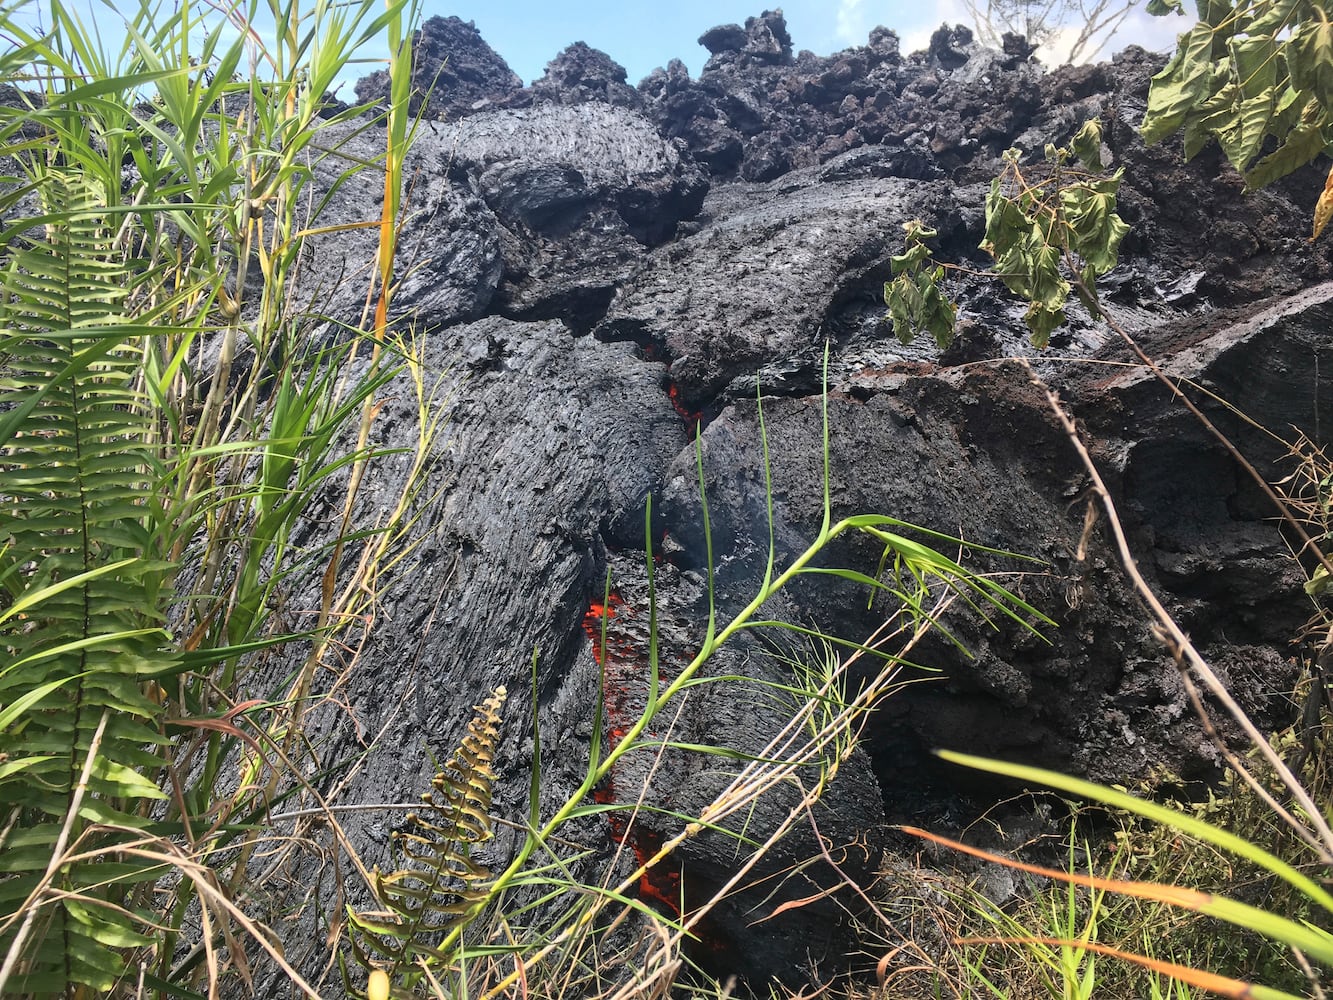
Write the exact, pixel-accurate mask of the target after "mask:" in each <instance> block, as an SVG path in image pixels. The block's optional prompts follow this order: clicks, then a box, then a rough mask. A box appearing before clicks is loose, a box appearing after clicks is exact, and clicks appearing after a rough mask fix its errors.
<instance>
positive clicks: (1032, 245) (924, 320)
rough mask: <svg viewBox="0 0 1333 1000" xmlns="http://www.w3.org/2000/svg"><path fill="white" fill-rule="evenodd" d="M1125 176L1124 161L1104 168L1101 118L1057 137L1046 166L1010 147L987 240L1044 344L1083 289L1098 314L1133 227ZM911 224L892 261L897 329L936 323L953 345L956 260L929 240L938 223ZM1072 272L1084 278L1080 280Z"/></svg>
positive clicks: (991, 206)
mask: <svg viewBox="0 0 1333 1000" xmlns="http://www.w3.org/2000/svg"><path fill="white" fill-rule="evenodd" d="M1076 164H1081V166H1078V165H1076ZM1123 175H1124V168H1123V167H1122V168H1121V169H1119V170H1116V171H1114V172H1113V173H1106V172H1105V170H1104V166H1103V162H1102V133H1101V122H1100V121H1099V120H1098V119H1096V118H1094V119H1091V120H1090V121H1087V122H1085V123H1084V125H1083V127H1082V128H1081V129H1080V130H1079V131H1078V133H1077V134H1075V135H1074V137H1073V139H1072V140H1071V141H1070V143H1069V145H1068V146H1063V147H1057V146H1055V145H1054V144H1048V145H1047V146H1046V150H1045V160H1044V167H1043V166H1037V167H1025V166H1023V165H1022V163H1021V153H1020V152H1019V150H1017V149H1011V150H1009V151H1008V152H1006V153H1005V154H1004V169H1003V171H1002V172H1001V173H1000V176H998V177H996V178H995V180H994V181H992V182H991V189H990V194H989V196H988V197H987V198H986V235H985V238H984V239H983V240H982V241H981V245H980V246H981V249H982V250H985V251H986V252H987V253H988V254H990V255H991V257H993V258H994V260H995V264H994V265H993V267H992V269H991V272H990V273H992V274H993V275H994V276H995V277H997V278H999V279H1000V280H1001V281H1002V282H1004V285H1005V287H1007V288H1008V289H1009V290H1010V291H1011V292H1013V293H1014V294H1015V295H1017V296H1019V297H1020V298H1021V299H1024V300H1025V301H1026V302H1027V303H1028V310H1027V313H1026V314H1025V315H1024V317H1023V318H1024V321H1025V322H1026V323H1027V326H1028V329H1029V330H1030V331H1031V333H1032V343H1033V344H1034V345H1035V346H1036V347H1038V348H1041V347H1045V346H1046V345H1047V344H1048V343H1049V342H1050V339H1051V332H1052V331H1053V330H1055V329H1056V328H1057V327H1059V326H1061V325H1062V324H1063V323H1064V322H1065V319H1066V317H1065V307H1066V305H1067V304H1068V302H1069V298H1070V295H1071V293H1073V292H1074V291H1075V290H1077V292H1078V295H1079V297H1080V299H1081V300H1082V301H1083V303H1084V305H1086V306H1087V307H1088V308H1089V310H1090V311H1095V308H1094V305H1093V297H1094V296H1095V294H1096V281H1097V278H1098V277H1100V276H1101V275H1103V274H1105V273H1106V272H1107V271H1109V270H1111V268H1113V267H1115V265H1116V261H1117V260H1118V257H1119V253H1120V241H1121V240H1122V239H1124V236H1125V234H1126V233H1127V232H1129V226H1128V225H1127V224H1126V223H1125V221H1124V220H1123V219H1121V218H1120V216H1119V215H1118V214H1117V212H1116V196H1117V194H1118V193H1119V190H1120V181H1121V178H1122V177H1123ZM904 229H905V230H906V239H907V243H908V246H907V249H906V250H905V251H904V253H903V254H901V255H899V256H896V257H893V258H892V260H891V261H890V266H891V267H892V270H893V275H894V277H893V280H891V281H889V282H887V283H886V284H885V286H884V301H885V304H886V305H887V306H888V307H889V318H890V319H891V320H892V321H893V330H894V333H895V334H896V335H897V337H898V339H899V340H901V341H902V342H903V343H906V342H907V341H909V340H910V339H911V338H912V336H913V335H915V334H916V333H918V332H919V331H921V330H928V331H929V332H930V333H931V334H932V335H933V336H934V338H935V341H936V343H938V344H939V345H940V346H941V347H947V346H948V344H949V343H950V342H951V341H952V340H953V335H954V327H955V322H956V319H957V312H958V307H957V305H956V304H955V303H954V302H952V301H951V300H950V299H949V298H948V296H947V295H945V294H944V292H943V291H942V289H941V283H942V282H943V280H944V277H945V273H946V270H947V267H948V265H943V264H939V263H937V262H935V261H934V259H933V258H932V256H931V253H930V251H929V249H928V248H927V246H926V244H925V241H926V240H928V239H931V238H933V237H934V236H935V235H936V234H935V232H934V231H933V230H929V229H926V228H925V227H924V226H923V225H922V224H921V223H920V222H919V221H912V222H909V223H907V224H906V225H905V226H904ZM1068 276H1076V277H1077V279H1078V280H1077V281H1074V282H1072V283H1071V281H1070V277H1068Z"/></svg>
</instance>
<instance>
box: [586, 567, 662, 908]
mask: <svg viewBox="0 0 1333 1000" xmlns="http://www.w3.org/2000/svg"><path fill="white" fill-rule="evenodd" d="M632 614H633V609H632V608H630V607H629V606H628V605H627V604H625V602H624V600H623V599H621V597H620V595H619V594H616V593H614V592H613V593H612V594H611V595H610V596H609V597H608V598H607V600H606V603H605V604H603V603H602V602H601V601H593V602H592V603H591V604H590V605H589V606H588V610H587V613H585V614H584V616H583V631H584V632H585V633H587V636H588V639H589V640H590V641H591V642H592V649H593V656H594V657H596V659H597V665H598V666H599V667H601V668H602V701H603V703H604V705H605V706H606V720H605V722H606V737H607V744H608V748H609V751H613V750H615V749H616V747H618V746H620V742H621V741H622V740H623V739H624V738H625V733H627V732H628V731H629V728H630V727H631V726H632V725H634V723H635V722H637V721H638V716H639V713H640V711H641V710H642V708H641V706H642V704H643V702H642V700H641V699H636V698H635V697H634V691H635V686H636V685H637V686H638V687H642V686H643V685H646V684H648V683H649V682H650V681H649V677H650V674H649V667H648V662H647V657H646V656H643V655H642V654H636V652H635V650H634V649H633V647H632V646H631V645H630V643H629V642H627V641H626V640H624V639H623V638H618V637H615V636H613V634H612V627H611V623H612V620H613V619H616V618H618V617H620V618H623V617H626V616H630V615H632ZM604 629H605V632H606V639H605V642H603V630H604ZM616 631H619V630H616ZM644 693H645V694H646V689H645V691H644ZM636 700H638V701H639V705H640V708H639V709H636V708H635V702H636ZM637 799H638V796H637V794H636V795H634V796H633V797H631V798H630V799H629V801H628V802H626V801H625V800H623V799H621V798H620V796H619V795H618V794H617V788H616V774H615V771H614V769H613V770H612V773H611V774H610V775H609V776H608V777H607V779H606V781H605V782H603V784H602V786H601V787H600V788H598V789H597V790H596V791H595V792H594V793H593V800H594V801H595V802H597V803H599V804H601V805H617V804H618V805H620V806H621V808H619V809H614V810H610V811H608V812H607V814H606V815H607V818H608V820H609V821H610V824H611V837H612V839H613V840H614V841H615V842H616V843H618V844H624V845H625V846H626V847H628V848H629V849H630V851H631V852H633V854H634V859H635V860H636V861H637V862H638V863H639V864H640V865H644V864H647V863H648V862H649V861H651V860H652V858H653V857H654V855H656V854H657V852H658V850H660V849H661V847H662V837H661V835H660V834H659V833H657V832H656V831H653V830H649V829H647V828H646V827H644V826H643V825H642V824H641V823H631V822H630V815H631V811H632V809H633V803H634V802H635V801H637ZM639 894H640V895H641V896H642V897H643V898H644V899H650V900H652V901H654V902H655V903H657V904H659V905H660V906H662V907H663V908H664V909H665V910H666V912H667V913H668V914H669V915H671V916H673V917H679V916H680V866H679V864H678V863H677V862H676V861H675V860H674V859H673V858H671V857H667V858H664V859H662V860H661V861H659V862H658V863H657V864H656V865H654V866H653V867H652V868H649V869H648V870H647V871H646V872H644V874H643V877H642V878H640V879H639Z"/></svg>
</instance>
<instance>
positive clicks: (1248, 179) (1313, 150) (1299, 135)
mask: <svg viewBox="0 0 1333 1000" xmlns="http://www.w3.org/2000/svg"><path fill="white" fill-rule="evenodd" d="M1327 146H1328V138H1327V136H1326V135H1325V132H1324V121H1323V119H1321V120H1320V121H1319V122H1316V123H1313V124H1308V125H1307V124H1302V125H1299V126H1297V127H1296V128H1294V129H1292V130H1291V131H1290V132H1288V133H1287V139H1286V141H1285V142H1284V143H1282V145H1280V146H1279V147H1278V148H1277V149H1275V150H1274V151H1273V152H1271V153H1269V154H1268V155H1267V156H1265V157H1264V158H1263V159H1261V160H1260V161H1259V162H1258V163H1256V164H1255V165H1254V169H1253V170H1250V171H1249V172H1248V173H1246V174H1245V186H1246V187H1247V188H1249V189H1250V190H1252V191H1253V190H1257V189H1258V188H1262V187H1266V186H1268V185H1269V184H1272V183H1273V182H1274V181H1276V180H1278V179H1280V178H1282V177H1285V176H1287V174H1289V173H1291V172H1292V171H1293V170H1299V169H1300V168H1301V167H1303V166H1305V165H1306V164H1307V163H1309V162H1310V161H1311V160H1313V159H1314V158H1315V157H1316V156H1318V155H1319V154H1320V153H1322V152H1323V151H1324V150H1325V149H1326V148H1327Z"/></svg>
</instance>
